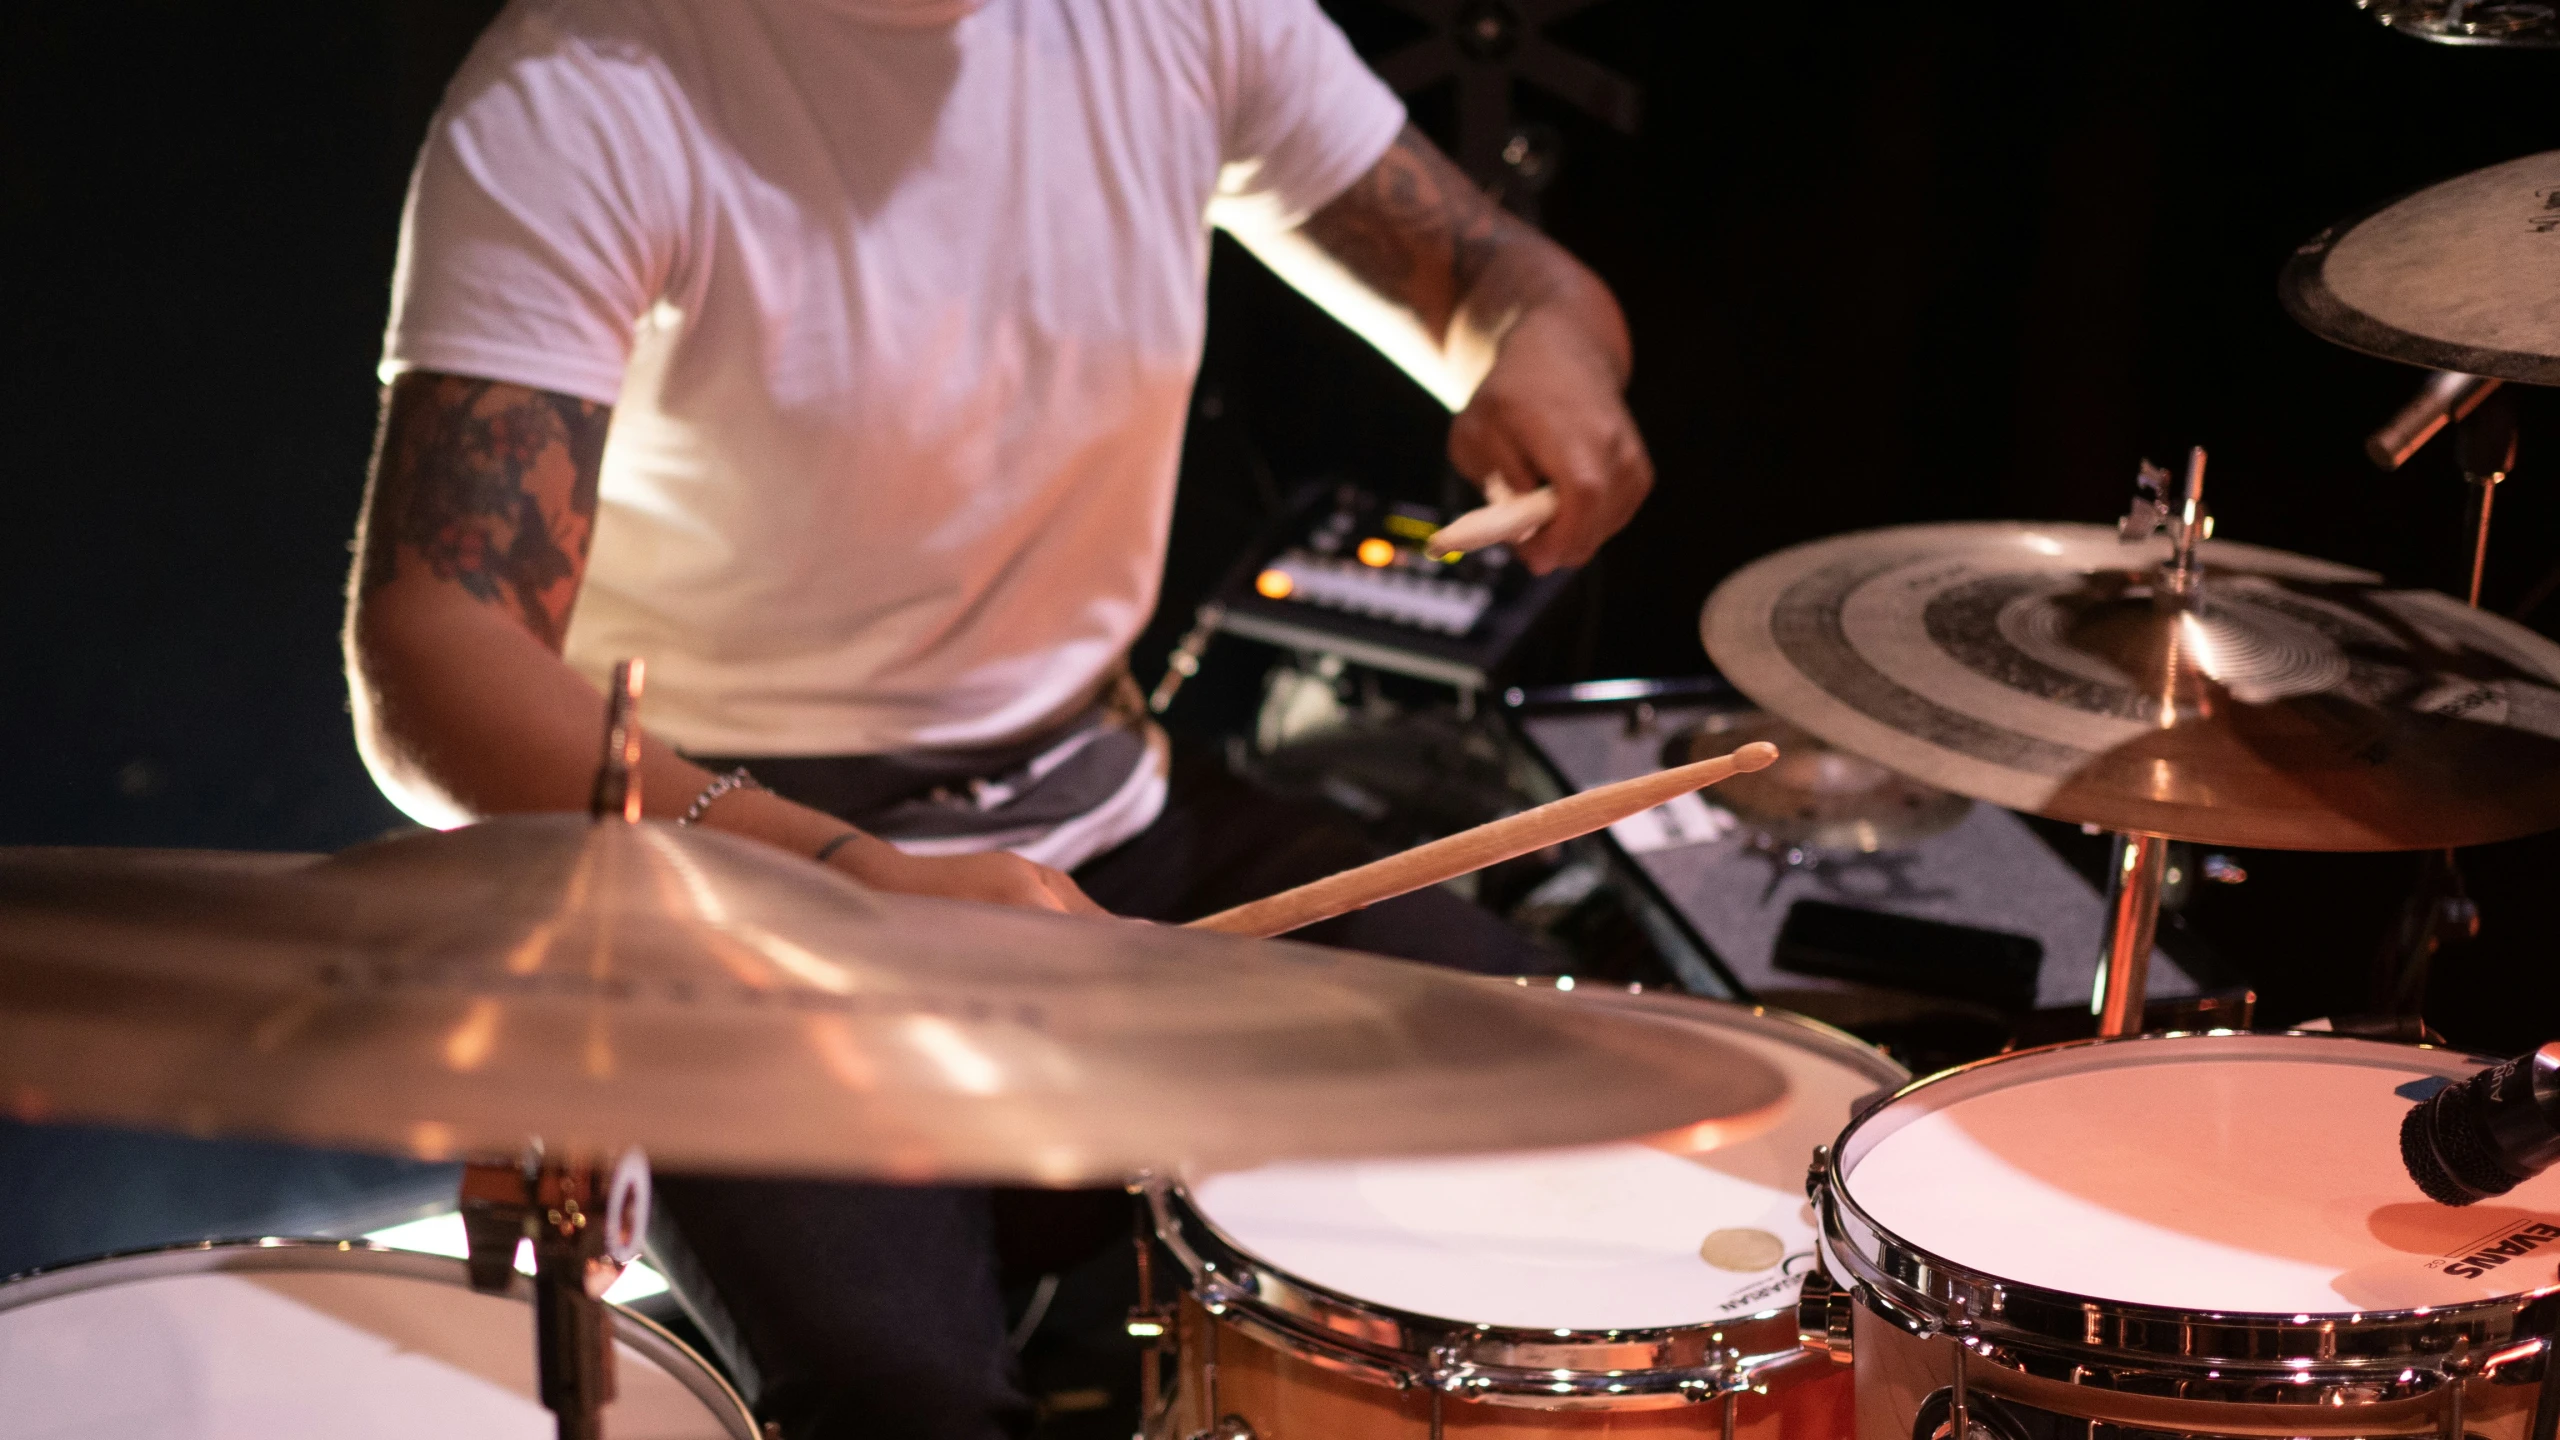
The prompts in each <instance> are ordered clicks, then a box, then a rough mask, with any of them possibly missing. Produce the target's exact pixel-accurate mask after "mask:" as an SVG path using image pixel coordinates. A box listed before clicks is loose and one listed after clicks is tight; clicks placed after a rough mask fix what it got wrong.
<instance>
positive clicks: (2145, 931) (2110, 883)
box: [2089, 833, 2169, 1036]
mask: <svg viewBox="0 0 2560 1440" xmlns="http://www.w3.org/2000/svg"><path fill="white" fill-rule="evenodd" d="M2168 866H2169V841H2168V837H2166V836H2162V835H2144V834H2140V833H2127V834H2123V835H2119V836H2117V837H2116V843H2115V852H2114V863H2113V864H2112V865H2111V866H2109V867H2108V874H2107V936H2106V943H2105V945H2104V946H2103V947H2102V948H2101V949H2100V950H2099V952H2098V984H2097V991H2096V993H2095V994H2093V995H2092V996H2091V997H2090V999H2089V1009H2090V1011H2091V1013H2093V1014H2095V1015H2096V1016H2097V1017H2098V1033H2099V1034H2100V1035H2109V1036H2112V1035H2136V1034H2140V1033H2141V1031H2142V1002H2143V998H2144V991H2145V989H2146V988H2147V986H2148V984H2149V981H2150V975H2151V945H2152V941H2153V939H2154V938H2155V937H2156V936H2157V934H2158V933H2159V928H2160V882H2161V879H2162V877H2163V876H2164V875H2166V874H2167V872H2168Z"/></svg>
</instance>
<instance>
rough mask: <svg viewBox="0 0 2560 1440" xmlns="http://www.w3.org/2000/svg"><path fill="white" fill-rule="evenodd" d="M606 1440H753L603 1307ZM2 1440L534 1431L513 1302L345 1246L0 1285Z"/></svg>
mask: <svg viewBox="0 0 2560 1440" xmlns="http://www.w3.org/2000/svg"><path fill="white" fill-rule="evenodd" d="M612 1314H613V1324H614V1339H615V1342H616V1343H615V1364H614V1378H615V1385H616V1390H617V1394H616V1396H615V1398H614V1401H613V1403H612V1404H611V1405H609V1406H607V1407H606V1408H605V1412H604V1433H605V1434H607V1435H609V1436H611V1437H613V1440H757V1430H756V1425H755V1422H754V1420H752V1419H751V1418H749V1416H748V1414H747V1407H746V1405H745V1404H744V1403H743V1402H741V1401H740V1400H739V1399H738V1395H737V1392H736V1391H734V1390H731V1389H730V1388H729V1387H728V1385H727V1384H726V1383H724V1382H723V1381H722V1380H721V1378H720V1377H719V1376H718V1375H717V1374H716V1373H714V1372H713V1371H712V1370H711V1368H710V1367H709V1366H708V1365H705V1364H704V1363H703V1362H702V1360H701V1358H700V1357H698V1356H696V1355H695V1354H694V1353H693V1352H692V1351H691V1350H689V1349H687V1348H685V1346H684V1345H683V1343H682V1342H680V1341H678V1340H677V1339H676V1338H675V1337H674V1336H671V1335H669V1334H668V1333H667V1332H665V1331H664V1330H661V1329H659V1328H658V1327H657V1326H655V1325H652V1324H650V1323H649V1322H648V1321H647V1320H644V1319H642V1318H641V1317H639V1316H637V1315H634V1314H632V1313H631V1312H629V1311H627V1310H623V1309H620V1308H618V1307H613V1308H612ZM0 1417H6V1419H5V1423H0V1432H5V1433H6V1434H7V1435H8V1436H9V1437H10V1440H96V1437H100V1436H130V1437H135V1440H143V1437H148V1440H197V1437H202V1440H231V1437H235V1436H239V1437H246V1436H256V1437H258V1440H453V1437H455V1436H464V1435H467V1436H470V1437H472V1440H552V1437H553V1434H554V1423H553V1420H552V1416H551V1412H550V1411H548V1410H545V1409H543V1408H542V1403H541V1401H540V1400H539V1399H538V1398H537V1396H536V1391H535V1386H534V1337H533V1301H532V1286H531V1284H530V1282H528V1281H526V1280H525V1279H523V1277H521V1276H519V1277H517V1279H516V1284H515V1288H514V1290H513V1291H512V1292H511V1293H509V1294H506V1295H486V1294H482V1293H481V1292H479V1291H477V1290H474V1289H472V1288H471V1285H470V1281H469V1279H468V1278H467V1276H466V1275H465V1272H464V1267H463V1263H462V1262H461V1261H459V1260H449V1259H446V1258H443V1257H441V1256H436V1255H413V1254H410V1253H408V1252H406V1251H399V1250H379V1249H375V1248H373V1247H371V1246H368V1245H365V1244H363V1243H362V1242H360V1241H355V1242H346V1243H341V1242H338V1241H334V1240H329V1241H317V1240H259V1241H247V1242H242V1243H235V1244H213V1245H189V1246H183V1247H179V1248H174V1249H168V1250H152V1251H145V1252H142V1253H139V1254H133V1255H119V1256H115V1257H113V1258H110V1259H105V1260H92V1261H89V1262H87V1263H85V1264H80V1265H70V1266H65V1267H64V1268H62V1269H59V1270H47V1271H42V1272H39V1273H37V1274H34V1275H30V1276H27V1277H25V1278H22V1279H19V1280H15V1281H12V1282H10V1283H9V1284H7V1285H0Z"/></svg>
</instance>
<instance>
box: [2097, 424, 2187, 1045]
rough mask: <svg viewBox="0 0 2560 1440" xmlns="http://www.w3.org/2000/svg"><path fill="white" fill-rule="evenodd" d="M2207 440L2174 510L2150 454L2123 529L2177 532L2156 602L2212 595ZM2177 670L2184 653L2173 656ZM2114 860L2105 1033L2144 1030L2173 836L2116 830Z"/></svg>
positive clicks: (2131, 533)
mask: <svg viewBox="0 0 2560 1440" xmlns="http://www.w3.org/2000/svg"><path fill="white" fill-rule="evenodd" d="M2204 464H2205V454H2204V447H2203V446H2201V445H2199V446H2196V447H2195V448H2193V449H2191V450H2189V451H2188V452H2187V475H2186V485H2185V488H2184V491H2183V493H2182V494H2181V495H2180V497H2179V500H2178V504H2177V507H2176V509H2175V510H2174V511H2172V509H2171V508H2170V505H2169V503H2168V500H2167V490H2168V482H2169V473H2168V472H2167V471H2165V470H2163V469H2161V468H2160V467H2159V466H2157V465H2153V464H2151V463H2150V462H2149V461H2145V462H2143V466H2142V472H2141V476H2140V478H2139V480H2138V481H2137V482H2136V484H2137V486H2138V487H2139V490H2140V494H2138V495H2137V497H2136V498H2135V500H2134V502H2133V508H2132V510H2130V511H2129V512H2127V513H2126V515H2125V517H2124V521H2123V523H2122V525H2121V526H2120V527H2119V529H2118V533H2119V534H2121V535H2122V536H2123V537H2124V538H2125V539H2126V540H2142V539H2147V538H2149V537H2150V536H2151V535H2153V534H2154V533H2156V532H2158V531H2161V530H2166V531H2168V532H2169V538H2170V542H2171V548H2170V551H2169V558H2168V559H2167V560H2166V561H2163V562H2162V563H2161V566H2160V572H2159V577H2158V579H2157V580H2156V581H2155V582H2154V584H2153V589H2152V603H2153V604H2155V605H2159V606H2161V607H2162V608H2164V609H2180V610H2192V609H2196V608H2198V607H2200V606H2201V605H2202V604H2203V602H2204V567H2203V566H2202V565H2201V564H2199V563H2198V562H2197V559H2196V547H2197V546H2198V545H2199V544H2201V543H2202V542H2203V541H2204V540H2205V539H2206V538H2207V537H2209V536H2211V535H2212V534H2213V517H2212V515H2210V514H2209V513H2207V512H2206V510H2205V508H2204ZM2167 663H2168V665H2169V666H2170V667H2171V668H2170V675H2171V676H2174V674H2175V666H2176V663H2177V662H2176V657H2175V656H2174V655H2172V656H2171V657H2170V658H2169V660H2168V662H2167ZM2160 704H2161V706H2162V712H2161V713H2162V716H2163V719H2164V720H2165V719H2166V718H2168V717H2169V716H2170V715H2171V714H2172V713H2173V712H2172V710H2171V708H2170V707H2173V706H2175V705H2176V704H2177V696H2176V694H2175V693H2173V692H2172V691H2170V690H2169V689H2168V688H2166V679H2165V678H2164V687H2163V689H2162V692H2161V695H2160ZM2110 861H2111V863H2110V864H2109V865H2108V867H2107V930H2106V938H2105V940H2104V942H2103V943H2102V944H2101V946H2100V948H2099V951H2098V982H2097V986H2096V989H2095V992H2094V993H2093V994H2092V995H2091V996H2090V997H2089V1012H2090V1013H2091V1014H2093V1015H2095V1016H2097V1017H2098V1033H2099V1034H2100V1035H2133V1034H2138V1033H2140V1032H2141V1030H2142V1006H2143V1001H2144V999H2145V998H2146V996H2145V991H2146V990H2147V988H2148V985H2149V982H2150V978H2151V948H2152V944H2153V942H2154V941H2155V940H2156V939H2157V938H2158V935H2159V930H2160V885H2161V882H2162V880H2164V879H2165V878H2166V877H2167V875H2168V869H2169V837H2167V836H2165V835H2148V834H2144V833H2141V832H2139V831H2127V832H2124V833H2122V834H2119V835H2118V836H2116V843H2115V847H2114V850H2113V852H2112V854H2111V856H2110Z"/></svg>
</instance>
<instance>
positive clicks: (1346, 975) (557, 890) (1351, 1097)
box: [0, 816, 1784, 1184]
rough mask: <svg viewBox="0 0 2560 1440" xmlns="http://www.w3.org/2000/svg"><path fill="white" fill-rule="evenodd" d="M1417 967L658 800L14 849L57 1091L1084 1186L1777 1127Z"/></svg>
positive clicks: (455, 1137)
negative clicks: (831, 862)
mask: <svg viewBox="0 0 2560 1440" xmlns="http://www.w3.org/2000/svg"><path fill="white" fill-rule="evenodd" d="M1559 998H1560V997H1557V996H1553V995H1548V994H1542V993H1537V992H1531V991H1523V990H1516V989H1510V988H1503V989H1495V988H1493V987H1488V986H1484V985H1480V984H1474V983H1470V982H1469V981H1468V980H1467V979H1466V978H1464V977H1461V976H1457V975H1453V974H1449V973H1446V972H1441V971H1436V970H1431V969H1428V968H1425V967H1422V966H1418V965H1411V964H1404V963H1400V962H1395V961H1388V960H1381V959H1375V958H1371V957H1368V956H1362V955H1353V954H1348V953H1344V952H1340V951H1333V950H1324V949H1319V948H1316V947H1313V946H1306V945H1292V944H1285V943H1277V942H1269V941H1251V940H1243V939H1239V938H1235V937H1230V936H1224V935H1214V934H1204V933H1200V932H1194V931H1185V930H1179V929H1173V928H1167V927H1159V926H1153V925H1145V924H1140V923H1137V922H1132V921H1118V920H1088V919H1072V918H1068V917H1064V916H1057V915H1047V914H1036V913H1031V912H1025V911H1017V910H1006V909H998V908H994V907H989V906H980V905H970V904H963V903H958V902H950V901H933V900H924V899H916V898H911V897H904V896H890V895H884V894H878V893H874V892H871V891H868V890H865V889H862V888H861V887H859V886H857V885H855V884H853V883H851V882H850V881H847V880H845V879H843V878H841V877H839V876H837V875H835V874H834V873H833V872H830V871H827V870H824V869H821V868H819V867H817V866H814V865H811V864H808V863H807V862H806V861H803V860H800V859H798V858H796V857H793V856H789V855H785V854H782V853H781V852H778V851H775V850H772V849H769V848H767V847H764V846H761V845H758V844H754V843H752V842H748V841H744V840H739V839H735V838H732V837H729V836H724V835H719V834H715V833H712V832H709V831H704V830H698V829H680V828H677V827H674V826H671V825H665V824H660V823H657V822H643V823H640V824H636V825H634V824H626V823H624V822H622V821H620V820H619V819H616V820H614V821H611V822H608V823H591V822H589V821H588V820H587V819H585V818H584V817H578V816H529V817H515V818H508V819H500V820H493V821H488V822H484V823H481V824H477V825H472V826H467V827H464V828H462V829H459V830H455V831H449V832H445V833H442V834H432V833H431V834H422V835H417V836H413V837H408V838H402V839H395V840H390V841H385V842H381V843H377V844H372V845H366V846H361V847H359V848H357V849H354V850H350V851H347V852H345V853H344V854H341V855H338V856H336V857H333V858H329V859H326V860H318V861H312V862H308V863H302V864H295V863H292V862H267V863H265V864H263V865H260V864H243V863H242V862H240V861H238V860H236V859H234V858H231V857H224V856H205V857H190V856H187V855H184V854H172V853H170V852H152V853H149V854H145V855H140V856H134V855H119V854H117V853H115V852H103V853H102V852H94V851H25V850H21V851H10V852H0V1097H5V1098H6V1099H7V1101H8V1108H9V1109H10V1111H12V1112H13V1113H15V1114H16V1115H18V1116H19V1117H20V1118H24V1119H44V1118H53V1117H58V1118H64V1119H83V1120H95V1121H105V1122H110V1123H119V1124H127V1125H136V1126H145V1127H152V1128H161V1129H175V1130H181V1131H187V1132H192V1133H200V1134H224V1135H259V1136H270V1137H279V1138H285V1139H293V1140H302V1141H308V1142H313V1143H319V1144H330V1145H344V1146H352V1147H357V1148H365V1149H376V1150H385V1151H392V1152H397V1153H405V1154H412V1155H418V1156H422V1157H440V1156H448V1155H499V1156H504V1155H510V1154H513V1153H516V1152H517V1151H518V1150H519V1149H520V1147H521V1146H522V1145H523V1144H524V1142H525V1141H526V1139H527V1137H529V1136H537V1135H538V1136H540V1137H541V1138H542V1139H543V1140H544V1141H545V1142H546V1143H547V1144H549V1145H550V1146H553V1147H555V1149H558V1148H561V1147H568V1148H571V1149H576V1150H582V1151H588V1152H598V1153H601V1152H609V1151H612V1150H615V1149H619V1148H620V1147H623V1146H628V1145H638V1146H641V1147H644V1148H645V1149H646V1150H647V1151H648V1152H649V1154H650V1156H651V1157H652V1159H653V1161H654V1162H655V1163H657V1164H658V1165H659V1166H661V1167H662V1168H666V1169H687V1168H705V1169H728V1170H743V1171H755V1172H765V1173H812V1174H831V1175H846V1176H872V1177H885V1178H893V1179H898V1180H910V1181H921V1180H948V1179H971V1180H998V1181H1025V1182H1032V1183H1046V1184H1064V1183H1075V1182H1089V1181H1098V1180H1115V1179H1120V1178H1125V1177H1127V1176H1129V1175H1131V1174H1133V1173H1135V1172H1137V1171H1140V1170H1142V1169H1149V1168H1154V1169H1169V1168H1175V1167H1185V1166H1205V1167H1217V1168H1234V1167H1238V1166H1245V1165H1252V1164H1259V1163H1262V1162H1264V1161H1268V1160H1271V1159H1275V1158H1282V1157H1292V1156H1308V1157H1312V1156H1326V1155H1333V1156H1350V1155H1368V1154H1397V1153H1421V1152H1432V1151H1464V1150H1480V1149H1500V1148H1512V1147H1518V1146H1538V1145H1549V1144H1556V1143H1561V1142H1579V1141H1587V1140H1596V1139H1601V1138H1604V1137H1610V1136H1625V1135H1630V1134H1638V1133H1649V1132H1654V1131H1661V1130H1668V1129H1673V1128H1676V1127H1681V1126H1686V1125H1690V1124H1692V1123H1694V1122H1702V1121H1703V1122H1709V1123H1708V1124H1707V1126H1706V1130H1707V1131H1708V1132H1710V1133H1712V1132H1714V1131H1715V1130H1716V1128H1717V1126H1718V1125H1719V1124H1721V1123H1723V1122H1727V1121H1730V1122H1732V1123H1734V1124H1737V1125H1749V1124H1756V1123H1758V1122H1759V1120H1761V1119H1763V1118H1765V1116H1766V1114H1767V1113H1768V1112H1769V1111H1770V1110H1771V1107H1773V1106H1775V1105H1777V1104H1778V1103H1779V1102H1780V1100H1781V1099H1782V1097H1783V1093H1784V1081H1783V1080H1782V1079H1781V1078H1780V1077H1779V1076H1778V1075H1777V1074H1776V1073H1775V1072H1774V1071H1772V1070H1771V1069H1770V1068H1769V1067H1767V1066H1765V1065H1762V1064H1760V1063H1758V1062H1757V1061H1755V1060H1753V1059H1752V1058H1751V1057H1750V1056H1749V1055H1747V1054H1746V1053H1744V1052H1741V1051H1738V1050H1727V1049H1724V1048H1722V1047H1718V1046H1714V1045H1709V1044H1706V1043H1704V1042H1702V1041H1700V1040H1699V1039H1698V1038H1697V1037H1696V1036H1695V1035H1694V1034H1693V1033H1690V1032H1687V1031H1682V1030H1678V1029H1674V1028H1671V1027H1666V1026H1659V1025H1646V1024H1642V1023H1631V1022H1630V1021H1629V1020H1628V1018H1627V1017H1624V1016H1619V1015H1613V1014H1603V1013H1599V1012H1594V1011H1592V1010H1591V1009H1590V1007H1585V1006H1575V1005H1573V1004H1571V1003H1570V1000H1569V999H1564V1000H1563V1001H1562V1003H1558V1001H1559Z"/></svg>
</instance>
